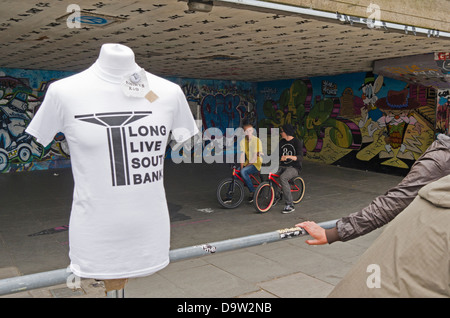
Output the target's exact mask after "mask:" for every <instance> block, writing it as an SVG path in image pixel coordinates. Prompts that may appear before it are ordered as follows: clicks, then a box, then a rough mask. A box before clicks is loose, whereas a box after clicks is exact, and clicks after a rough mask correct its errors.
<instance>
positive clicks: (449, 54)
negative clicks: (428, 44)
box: [434, 52, 450, 61]
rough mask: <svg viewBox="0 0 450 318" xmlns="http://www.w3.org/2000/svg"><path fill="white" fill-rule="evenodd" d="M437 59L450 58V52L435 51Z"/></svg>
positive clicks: (444, 59)
mask: <svg viewBox="0 0 450 318" xmlns="http://www.w3.org/2000/svg"><path fill="white" fill-rule="evenodd" d="M434 60H435V61H446V60H450V52H435V53H434Z"/></svg>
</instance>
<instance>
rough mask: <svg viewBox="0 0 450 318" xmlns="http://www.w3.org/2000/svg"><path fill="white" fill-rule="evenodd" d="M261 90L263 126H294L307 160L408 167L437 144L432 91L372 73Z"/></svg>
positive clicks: (271, 85) (373, 167)
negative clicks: (435, 142)
mask: <svg viewBox="0 0 450 318" xmlns="http://www.w3.org/2000/svg"><path fill="white" fill-rule="evenodd" d="M257 91H258V93H259V94H260V96H261V97H263V99H262V98H260V99H259V100H258V105H261V106H260V107H261V110H262V112H260V113H259V115H260V120H259V122H258V124H259V127H267V128H269V127H280V126H281V125H283V124H284V123H286V122H288V123H291V124H293V125H294V126H295V127H296V136H297V137H299V138H302V139H303V143H304V153H305V158H306V160H313V161H319V162H323V163H326V164H339V165H344V166H351V167H362V168H365V169H369V170H378V169H377V168H378V167H379V166H380V165H383V166H389V167H395V168H408V167H410V166H411V165H412V163H413V162H414V161H415V160H416V159H417V158H418V157H419V156H420V155H421V154H422V153H423V151H425V149H426V148H427V147H428V146H429V145H430V144H431V142H432V141H433V137H434V126H435V117H434V114H435V107H436V91H435V90H434V89H432V88H426V87H421V86H418V85H409V84H406V83H404V82H401V81H398V80H393V79H387V78H383V76H376V75H374V74H373V73H370V72H369V73H356V74H344V75H339V76H333V77H326V78H324V77H318V78H309V79H298V80H293V81H278V82H266V83H259V84H258V88H257ZM274 97H275V98H274Z"/></svg>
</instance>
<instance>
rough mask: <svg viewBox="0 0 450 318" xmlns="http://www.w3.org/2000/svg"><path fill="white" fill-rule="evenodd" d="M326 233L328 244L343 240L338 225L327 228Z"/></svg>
mask: <svg viewBox="0 0 450 318" xmlns="http://www.w3.org/2000/svg"><path fill="white" fill-rule="evenodd" d="M325 235H326V237H327V242H328V244H331V243H333V242H336V241H340V240H341V238H340V237H339V234H338V231H337V228H336V227H333V228H331V229H325Z"/></svg>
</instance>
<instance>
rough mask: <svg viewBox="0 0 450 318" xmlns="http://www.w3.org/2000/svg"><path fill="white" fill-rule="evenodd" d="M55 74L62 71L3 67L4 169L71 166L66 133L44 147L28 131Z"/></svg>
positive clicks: (0, 140) (0, 130) (0, 135)
mask: <svg viewBox="0 0 450 318" xmlns="http://www.w3.org/2000/svg"><path fill="white" fill-rule="evenodd" d="M53 75H60V76H64V75H65V74H62V73H60V72H45V71H26V70H6V69H5V70H0V172H2V173H5V172H15V171H29V170H42V169H48V168H49V167H64V166H67V163H68V157H69V151H68V148H67V145H66V143H65V139H64V135H63V134H58V135H57V136H55V141H54V142H53V143H52V144H51V145H49V146H48V147H43V146H42V145H40V144H39V143H37V142H36V141H35V139H34V138H33V137H32V136H30V135H28V134H27V133H26V132H25V129H26V127H27V125H28V124H29V123H30V121H31V119H32V118H33V116H34V114H35V113H36V111H37V110H38V109H39V105H40V104H41V102H42V100H43V97H44V95H45V92H46V90H47V88H48V85H49V84H50V83H51V82H52V81H53V80H54V79H53V77H52V76H53Z"/></svg>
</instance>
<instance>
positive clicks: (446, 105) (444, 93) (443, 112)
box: [436, 89, 450, 135]
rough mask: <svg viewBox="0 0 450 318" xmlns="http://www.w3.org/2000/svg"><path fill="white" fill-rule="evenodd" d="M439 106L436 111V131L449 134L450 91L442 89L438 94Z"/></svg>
mask: <svg viewBox="0 0 450 318" xmlns="http://www.w3.org/2000/svg"><path fill="white" fill-rule="evenodd" d="M438 98H439V100H438V105H437V110H436V131H437V132H440V133H444V134H447V135H448V134H449V130H448V127H449V120H450V89H442V90H439V92H438Z"/></svg>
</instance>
